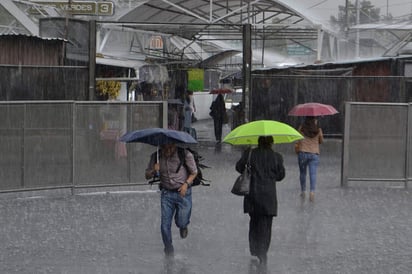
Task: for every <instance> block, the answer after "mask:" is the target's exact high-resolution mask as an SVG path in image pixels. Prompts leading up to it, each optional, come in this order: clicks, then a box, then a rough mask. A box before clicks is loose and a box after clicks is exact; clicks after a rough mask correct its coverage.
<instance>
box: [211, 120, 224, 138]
mask: <svg viewBox="0 0 412 274" xmlns="http://www.w3.org/2000/svg"><path fill="white" fill-rule="evenodd" d="M213 124H214V126H215V138H216V141H219V142H220V141H221V140H222V127H223V119H213Z"/></svg>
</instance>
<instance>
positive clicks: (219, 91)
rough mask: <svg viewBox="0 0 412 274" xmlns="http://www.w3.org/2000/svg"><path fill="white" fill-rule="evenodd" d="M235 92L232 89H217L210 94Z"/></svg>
mask: <svg viewBox="0 0 412 274" xmlns="http://www.w3.org/2000/svg"><path fill="white" fill-rule="evenodd" d="M232 92H233V90H231V89H230V88H216V89H212V90H211V91H210V92H209V93H210V94H225V93H232Z"/></svg>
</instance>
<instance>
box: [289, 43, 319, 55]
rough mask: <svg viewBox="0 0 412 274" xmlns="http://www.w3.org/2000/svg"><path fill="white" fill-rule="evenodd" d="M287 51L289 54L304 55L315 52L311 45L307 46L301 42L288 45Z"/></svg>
mask: <svg viewBox="0 0 412 274" xmlns="http://www.w3.org/2000/svg"><path fill="white" fill-rule="evenodd" d="M287 51H288V55H289V56H302V55H310V54H313V51H312V50H310V47H305V46H302V45H299V44H293V45H288V46H287Z"/></svg>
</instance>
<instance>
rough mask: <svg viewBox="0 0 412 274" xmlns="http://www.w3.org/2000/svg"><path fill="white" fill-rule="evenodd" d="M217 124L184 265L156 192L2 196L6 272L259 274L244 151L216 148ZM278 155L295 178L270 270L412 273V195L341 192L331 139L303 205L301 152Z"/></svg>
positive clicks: (285, 150)
mask: <svg viewBox="0 0 412 274" xmlns="http://www.w3.org/2000/svg"><path fill="white" fill-rule="evenodd" d="M210 125H211V121H209V120H208V121H202V122H198V123H196V124H194V126H195V127H196V128H197V131H198V136H199V141H200V144H199V145H198V148H197V149H198V151H199V152H200V153H201V154H202V155H203V156H204V157H205V159H206V160H205V163H207V164H209V165H210V166H211V168H210V169H207V170H206V171H205V176H206V177H207V178H209V179H210V180H211V183H212V185H211V186H210V187H197V188H195V189H193V201H194V207H193V217H192V222H191V224H190V226H189V236H188V238H187V239H184V240H182V239H180V237H179V231H178V229H177V228H175V227H174V228H173V239H174V246H175V251H176V255H175V257H174V259H171V260H168V259H166V258H164V256H163V246H162V242H161V238H160V232H159V226H160V208H159V193H158V192H157V191H156V187H153V188H151V187H150V186H140V187H136V188H134V189H127V190H125V189H116V190H109V191H102V192H95V193H86V192H85V193H78V194H76V195H70V194H69V193H61V192H38V193H32V194H31V195H30V196H28V195H27V194H25V195H22V194H18V193H16V194H5V195H1V196H0V230H1V233H0V237H1V239H0V241H1V243H2V244H1V245H0V273H27V274H29V273H30V274H33V273H53V274H56V273H65V274H72V273H73V274H75V273H76V274H78V273H85V274H94V273H96V274H97V273H99V274H100V273H113V274H123V273H125V274H126V273H127V274H129V273H136V274H137V273H143V274H152V273H176V274H186V273H195V274H203V273H204V274H215V273H219V274H224V273H227V274H231V273H242V274H243V273H245V274H246V273H247V274H252V273H259V272H258V270H257V268H256V265H255V263H254V260H253V258H252V257H251V256H250V254H249V251H248V240H247V233H248V216H247V215H245V214H243V212H242V199H241V198H240V197H237V196H234V195H232V194H231V193H230V192H229V190H230V187H231V185H232V183H233V180H234V178H235V177H236V175H237V174H236V172H235V170H234V164H235V162H236V161H237V160H238V158H239V157H240V149H239V148H236V147H232V146H230V145H226V144H222V145H219V146H215V142H214V140H213V138H211V137H210V136H211V135H210V134H211V132H212V128H209V127H210ZM227 130H228V128H227ZM212 136H213V135H212ZM275 149H277V150H278V151H280V152H281V153H282V154H283V155H284V159H285V165H286V178H285V179H284V180H283V181H282V182H280V183H279V184H278V198H279V216H278V217H277V218H275V219H274V222H273V230H272V231H273V232H272V243H271V248H270V250H269V254H268V257H269V262H268V269H267V273H273V274H274V273H282V274H283V273H292V274H294V273H296V274H297V273H299V274H300V273H309V274H312V273H313V274H323V273H324V274H331V273H356V274H359V273H382V274H387V273H396V274H398V273H405V274H406V273H410V270H411V269H412V261H411V258H412V241H411V237H412V218H411V212H412V196H411V193H410V191H409V190H405V189H403V188H388V187H383V186H376V187H362V186H353V187H349V188H341V187H340V145H339V141H336V140H327V141H326V143H325V144H324V145H323V146H322V155H321V164H320V167H319V175H318V177H319V178H318V189H317V193H316V200H315V202H314V203H311V202H309V201H308V200H301V199H300V197H299V186H298V170H297V165H296V155H295V154H294V152H293V148H292V146H291V145H277V146H275ZM99 191H101V190H99Z"/></svg>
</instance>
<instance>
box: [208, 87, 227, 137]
mask: <svg viewBox="0 0 412 274" xmlns="http://www.w3.org/2000/svg"><path fill="white" fill-rule="evenodd" d="M209 115H210V116H211V117H212V118H213V125H214V130H215V138H216V141H217V142H218V143H220V142H221V140H222V127H223V123H224V122H225V119H226V105H225V99H224V98H223V95H222V94H219V95H218V96H217V97H216V99H215V100H214V101H213V102H212V104H211V106H210V113H209Z"/></svg>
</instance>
